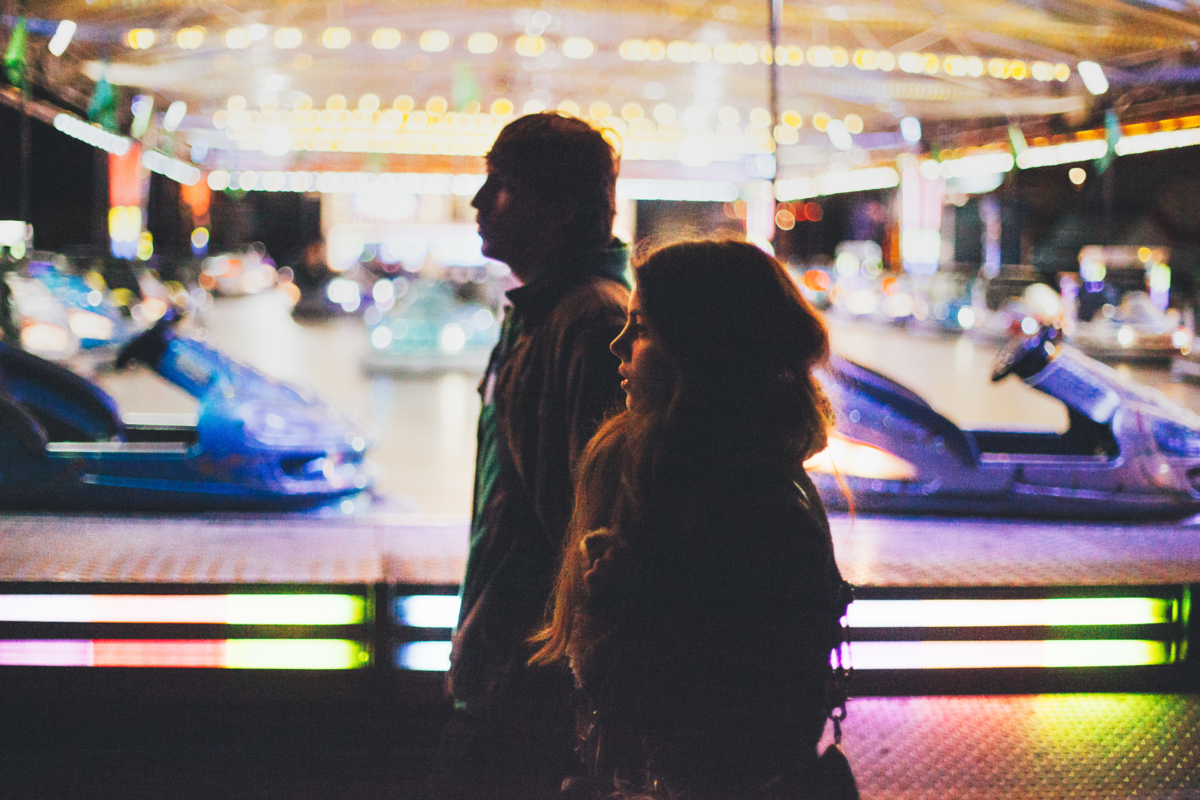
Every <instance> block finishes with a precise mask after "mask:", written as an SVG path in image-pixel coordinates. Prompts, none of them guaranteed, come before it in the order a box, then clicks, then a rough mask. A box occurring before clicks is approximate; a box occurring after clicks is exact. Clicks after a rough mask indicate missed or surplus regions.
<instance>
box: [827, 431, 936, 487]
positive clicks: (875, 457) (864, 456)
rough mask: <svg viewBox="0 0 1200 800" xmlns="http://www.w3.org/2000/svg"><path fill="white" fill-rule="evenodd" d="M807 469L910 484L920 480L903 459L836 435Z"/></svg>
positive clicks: (911, 466) (914, 470)
mask: <svg viewBox="0 0 1200 800" xmlns="http://www.w3.org/2000/svg"><path fill="white" fill-rule="evenodd" d="M804 468H805V469H806V470H809V471H812V472H827V473H834V472H836V473H837V474H839V475H845V476H848V477H855V478H874V479H876V480H885V481H911V480H913V479H914V478H916V477H917V468H916V467H915V466H913V465H912V464H910V463H908V462H907V461H905V460H904V459H902V458H900V457H898V456H895V455H892V454H891V453H889V452H887V451H886V450H881V449H879V448H878V447H875V446H874V445H869V444H867V443H865V442H859V441H855V440H854V439H847V438H845V437H843V436H837V435H831V436H830V437H829V446H828V447H826V448H825V449H824V450H822V451H821V452H819V453H817V454H816V455H815V456H813V457H812V458H810V459H809V460H808V461H805V462H804Z"/></svg>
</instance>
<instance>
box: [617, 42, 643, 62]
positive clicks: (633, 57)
mask: <svg viewBox="0 0 1200 800" xmlns="http://www.w3.org/2000/svg"><path fill="white" fill-rule="evenodd" d="M617 54H618V55H620V56H621V58H623V59H625V60H626V61H645V60H646V55H647V50H646V43H645V42H644V41H642V40H641V39H626V40H625V41H623V42H621V44H620V46H619V47H618V48H617Z"/></svg>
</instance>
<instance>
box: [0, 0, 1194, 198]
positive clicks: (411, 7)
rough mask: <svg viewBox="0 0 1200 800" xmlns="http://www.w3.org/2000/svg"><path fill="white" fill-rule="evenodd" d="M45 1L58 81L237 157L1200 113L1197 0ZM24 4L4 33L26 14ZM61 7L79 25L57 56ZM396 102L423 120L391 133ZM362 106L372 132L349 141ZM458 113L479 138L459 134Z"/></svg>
mask: <svg viewBox="0 0 1200 800" xmlns="http://www.w3.org/2000/svg"><path fill="white" fill-rule="evenodd" d="M24 5H25V6H27V9H26V13H27V14H28V15H29V22H28V26H29V27H28V30H29V40H30V42H31V52H32V54H33V56H32V59H31V61H32V63H33V73H34V75H35V77H34V80H35V82H36V83H38V84H39V85H40V86H41V87H43V89H45V90H47V91H48V93H49V94H50V95H52V96H55V97H57V98H59V99H60V101H61V102H62V103H63V104H65V105H68V106H74V107H76V108H82V107H84V106H86V104H87V99H88V98H89V97H90V96H91V94H92V92H93V91H94V87H95V83H94V81H95V80H96V79H98V78H100V77H101V76H102V75H103V76H104V77H105V78H106V79H107V80H108V81H110V82H111V83H113V84H114V85H118V86H125V87H129V88H128V90H127V91H126V97H125V100H126V102H127V101H128V99H129V96H130V95H132V94H133V93H134V91H137V92H141V93H143V94H146V95H148V96H152V97H154V98H155V100H156V105H155V111H157V112H161V111H164V110H165V109H166V108H167V105H168V104H169V103H171V102H174V101H178V100H182V101H184V102H186V103H187V108H188V112H187V117H186V118H185V119H184V120H183V122H182V123H181V125H180V130H181V131H183V132H184V134H185V136H192V137H196V136H201V135H203V136H206V137H208V138H209V139H210V140H211V143H212V146H213V149H214V151H215V152H216V153H217V154H218V155H219V154H220V153H221V152H231V153H232V152H236V153H238V154H239V155H238V157H237V158H234V159H232V162H231V166H232V167H235V168H241V167H245V165H247V164H253V165H255V168H259V169H281V168H283V169H287V168H294V167H295V164H296V163H297V160H298V158H299V156H298V155H297V154H300V153H306V154H309V156H312V155H313V154H316V153H322V154H325V156H323V159H322V163H323V164H324V165H325V166H326V167H327V166H328V164H329V163H331V162H330V159H332V161H333V162H336V163H337V164H339V165H340V166H338V167H337V168H341V169H352V168H358V167H355V166H353V165H355V164H362V163H363V161H364V154H376V155H379V156H381V157H383V156H385V155H390V154H400V155H405V154H410V155H422V156H425V157H433V156H439V157H453V156H456V155H479V154H481V153H482V152H485V151H486V147H487V145H488V143H489V142H490V136H491V135H494V130H495V129H497V127H498V126H497V125H496V124H494V123H498V122H502V121H503V119H504V118H505V117H506V116H510V115H512V114H515V113H521V112H522V111H524V110H534V109H539V108H550V109H553V108H560V109H565V110H568V111H571V112H574V113H579V114H581V115H585V116H586V115H589V114H590V115H591V116H593V117H596V118H597V119H599V120H601V121H605V122H606V123H608V124H609V125H610V126H611V127H615V128H616V129H617V132H618V133H620V134H621V135H622V138H623V140H624V141H625V143H626V147H625V151H626V152H625V157H626V160H627V161H630V160H634V161H637V160H643V161H650V162H664V163H668V164H672V163H676V162H678V163H679V164H682V165H684V167H689V166H690V167H697V166H704V165H709V164H714V165H717V166H719V163H720V162H722V161H725V162H747V163H748V162H750V161H752V160H753V158H754V156H755V155H757V154H763V153H771V152H774V153H775V154H776V157H777V160H778V164H779V173H780V175H781V176H785V175H786V176H802V175H806V174H816V173H818V172H821V171H823V170H827V169H829V168H830V167H831V166H832V167H833V168H835V169H836V168H838V167H852V166H865V165H870V164H872V163H883V162H887V161H891V160H893V159H894V158H895V157H896V155H897V154H899V153H901V152H905V151H907V152H920V151H921V150H922V149H934V150H944V149H953V148H964V147H970V146H976V145H993V146H996V145H998V144H1001V143H1004V142H1006V141H1007V137H1006V130H1007V128H1008V127H1009V126H1017V127H1019V128H1020V129H1021V130H1023V132H1024V135H1025V136H1027V137H1031V138H1034V139H1045V140H1046V142H1047V143H1050V142H1052V141H1058V140H1057V139H1054V137H1055V136H1057V137H1058V138H1059V139H1062V138H1063V137H1064V136H1066V137H1068V138H1070V137H1071V136H1072V135H1074V134H1075V133H1076V132H1078V131H1086V130H1095V129H1102V128H1103V125H1104V122H1103V120H1104V112H1105V111H1106V110H1109V109H1112V110H1115V111H1116V112H1117V114H1118V115H1119V117H1120V120H1121V122H1123V123H1126V124H1130V123H1137V122H1154V121H1157V120H1162V119H1165V118H1175V119H1178V118H1182V117H1186V116H1188V115H1191V114H1192V113H1193V112H1194V111H1196V110H1197V108H1200V93H1198V91H1197V90H1198V89H1200V52H1198V51H1200V3H1196V2H1193V0H1090V1H1089V2H1079V1H1078V0H1032V1H1030V0H960V2H956V3H953V4H950V3H944V2H942V1H941V0H875V1H874V2H862V1H860V2H844V3H841V4H829V3H823V2H820V3H819V2H809V0H804V1H803V2H794V1H793V0H785V1H784V2H781V3H778V5H779V6H781V9H780V11H781V13H780V18H779V32H778V39H777V46H776V48H775V49H774V50H772V48H771V47H770V45H769V44H768V42H769V39H770V32H769V29H770V17H771V2H770V0H728V1H727V2H715V1H712V0H643V2H629V0H615V1H608V2H606V1H604V0H546V2H540V3H539V2H533V1H532V0H531V2H529V3H528V4H527V5H514V4H513V3H511V2H508V0H357V1H356V0H296V1H295V2H286V3H283V2H264V1H263V0H227V1H226V2H215V1H211V0H90V1H85V0H43V2H39V3H36V4H33V3H28V2H27V3H25V4H24ZM9 6H10V8H9V11H10V16H8V17H7V18H6V19H5V20H4V22H5V26H4V27H0V36H5V37H6V36H7V35H8V30H9V29H10V28H11V26H12V25H13V24H14V22H15V19H14V17H13V16H12V15H11V12H13V11H15V10H16V9H15V6H16V4H15V3H13V2H11V0H10V3H9ZM62 19H70V20H72V21H74V22H75V23H76V24H77V26H78V27H77V30H76V32H75V34H74V37H73V39H72V41H71V43H70V45H69V46H68V47H67V49H66V51H65V53H64V54H63V55H62V56H61V57H54V56H53V55H51V54H50V53H48V52H47V46H48V43H49V40H50V38H51V37H52V35H53V33H54V31H55V30H56V26H57V24H58V22H59V21H60V20H62ZM771 60H774V61H777V62H779V63H778V64H777V65H776V66H775V67H774V68H775V69H777V70H778V73H777V75H778V97H779V100H778V115H777V116H778V119H774V118H773V117H771V116H770V115H769V114H768V113H767V112H768V111H769V109H770V101H769V94H770V91H769V74H770V71H771V69H772V66H771V65H770V64H769V63H768V62H769V61H771ZM1081 62H1094V63H1096V64H1099V65H1100V67H1101V68H1102V70H1103V73H1104V74H1105V76H1106V77H1107V80H1108V84H1109V89H1108V90H1107V91H1106V92H1103V93H1101V94H1099V95H1095V94H1093V93H1092V92H1091V91H1089V90H1088V88H1087V87H1086V86H1085V82H1084V80H1083V78H1082V77H1081V74H1080V69H1079V64H1080V63H1081ZM322 110H324V111H328V112H331V113H332V114H333V115H335V116H334V117H332V118H330V117H328V116H327V117H326V119H325V120H324V121H322V119H321V117H320V113H321V112H322ZM389 110H392V111H395V112H397V114H399V115H400V116H399V118H397V116H396V114H393V115H392V118H391V122H393V123H395V124H394V125H393V126H392V128H391V129H388V128H387V123H388V121H389V119H388V116H387V112H388V111H389ZM356 111H359V112H362V114H365V115H367V118H368V119H367V120H366V122H365V124H360V123H363V117H362V116H361V114H360V116H359V117H357V118H355V117H354V116H353V115H354V113H355V112H356ZM421 111H425V112H426V113H425V114H424V116H423V117H422V116H421V115H420V114H419V113H417V112H421ZM222 112H225V113H222ZM489 112H491V113H489ZM124 113H125V114H126V117H127V116H128V112H127V111H126V112H124ZM306 114H308V116H307V117H306V116H305V115H306ZM339 114H341V115H342V116H341V117H340V121H339V118H338V117H337V115H339ZM413 114H416V117H414V118H413V119H409V117H410V116H412V115H413ZM488 117H491V119H490V120H489V119H487V118H488ZM905 117H911V118H915V119H916V120H919V121H920V123H921V126H922V129H923V134H924V136H923V143H922V144H919V145H914V144H913V143H912V142H909V141H906V140H905V139H904V138H903V136H902V135H901V132H900V123H901V120H902V119H903V118H905ZM830 122H832V123H833V126H832V127H833V128H834V129H836V130H837V131H838V132H840V129H841V128H844V129H845V130H846V132H847V133H849V134H850V135H851V137H852V139H850V140H849V146H848V147H839V143H838V142H837V141H836V137H833V136H831V135H829V134H830V131H829V130H828V125H829V123H830ZM325 123H328V124H325ZM356 124H358V126H359V127H358V130H357V133H359V134H361V136H359V137H358V138H353V137H351V138H347V135H348V134H351V133H355V125H356ZM379 124H383V125H384V132H383V133H380V132H379V130H378V129H377V128H375V127H371V126H378V125H379ZM439 124H440V125H441V126H442V127H440V128H439V127H438V125H439ZM420 126H426V127H423V128H422V127H420ZM454 126H458V127H457V128H456V129H455V130H456V132H457V133H461V134H463V136H459V137H458V138H457V139H455V138H454V137H450V136H449V134H450V133H451V132H452V131H451V128H452V127H454ZM1168 127H1170V126H1169V125H1168ZM1183 127H1188V126H1186V125H1185V126H1183ZM418 129H419V130H418ZM281 130H283V131H287V134H286V135H285V134H283V133H280V131H281ZM322 131H325V132H326V133H328V135H324V138H322V135H323V134H322ZM331 131H332V132H331ZM339 131H340V134H342V135H340V136H339V135H337V134H338V132H339ZM435 132H441V133H445V134H446V137H442V138H441V139H438V142H442V143H440V144H439V143H438V142H431V141H430V135H431V134H432V133H435ZM310 134H311V135H310ZM405 134H412V135H411V136H408V138H407V139H406V138H405ZM418 134H419V135H418ZM472 135H473V138H472ZM272 136H274V139H272V138H271V137H272ZM388 136H392V137H394V138H395V141H393V142H391V143H390V144H389V143H387V142H381V141H380V139H381V138H383V139H387V138H388ZM280 137H282V141H280ZM447 137H448V138H447ZM435 138H437V137H435ZM910 138H911V137H910ZM450 139H454V141H455V142H457V144H446V143H445V142H446V141H449V140H450ZM151 144H153V143H151ZM175 150H176V152H177V153H181V152H183V151H181V150H179V148H178V147H177V146H176V148H175ZM342 153H348V154H354V155H345V156H343V155H342ZM264 154H265V156H272V155H274V156H283V158H282V160H281V159H280V158H275V159H272V158H270V157H265V156H264ZM631 157H632V158H631ZM185 160H186V159H185ZM217 162H220V158H219V157H218V159H217ZM285 162H286V163H285ZM310 166H311V165H310ZM414 171H421V169H420V168H416V169H415V170H414ZM748 171H749V174H750V175H751V176H752V177H753V176H755V170H754V168H753V167H751V168H749V170H748ZM678 172H679V170H678V169H676V170H675V173H678ZM666 174H670V175H671V176H675V174H674V173H672V172H671V170H667V173H666Z"/></svg>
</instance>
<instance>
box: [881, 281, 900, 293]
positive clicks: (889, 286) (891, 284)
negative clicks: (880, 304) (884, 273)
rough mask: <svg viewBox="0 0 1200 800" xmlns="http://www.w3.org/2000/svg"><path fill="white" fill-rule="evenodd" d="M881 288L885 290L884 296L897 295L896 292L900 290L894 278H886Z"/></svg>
mask: <svg viewBox="0 0 1200 800" xmlns="http://www.w3.org/2000/svg"><path fill="white" fill-rule="evenodd" d="M879 287H880V288H881V289H883V293H884V294H895V293H896V290H897V289H899V288H900V287H899V285H898V284H897V282H896V279H895V278H892V277H887V278H884V279H883V281H882V282H881V283H880V284H879Z"/></svg>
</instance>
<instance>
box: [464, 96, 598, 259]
mask: <svg viewBox="0 0 1200 800" xmlns="http://www.w3.org/2000/svg"><path fill="white" fill-rule="evenodd" d="M487 163H488V169H489V170H494V171H498V172H500V173H502V174H503V175H504V176H505V177H506V178H508V179H509V180H512V181H514V182H516V183H518V184H519V185H521V186H523V187H525V188H527V189H528V190H530V191H532V192H533V193H535V194H536V195H537V196H538V197H540V198H541V199H542V200H543V201H545V202H547V203H558V202H562V201H564V200H570V201H574V202H575V204H576V206H575V218H574V220H573V221H572V223H571V226H570V228H569V230H568V232H569V234H570V235H571V238H572V240H573V242H574V243H575V244H577V245H578V246H579V247H580V248H581V249H582V248H593V247H605V246H606V245H607V244H608V242H609V240H610V239H611V238H612V223H613V217H614V216H616V213H617V171H618V170H619V168H620V157H619V156H618V155H617V153H616V151H615V150H614V149H613V147H612V145H611V144H609V142H608V140H607V139H605V138H604V135H603V134H602V133H601V132H600V131H599V130H597V129H596V128H594V127H592V126H591V125H589V124H588V123H587V122H584V121H583V120H581V119H579V118H578V117H572V116H568V115H566V114H560V113H558V112H556V111H547V112H543V113H540V114H527V115H525V116H523V117H519V118H517V119H515V120H513V121H512V122H510V123H509V124H508V125H506V126H505V127H504V129H503V130H502V131H500V135H499V136H497V137H496V142H495V144H493V145H492V149H491V152H489V153H488V155H487Z"/></svg>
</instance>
